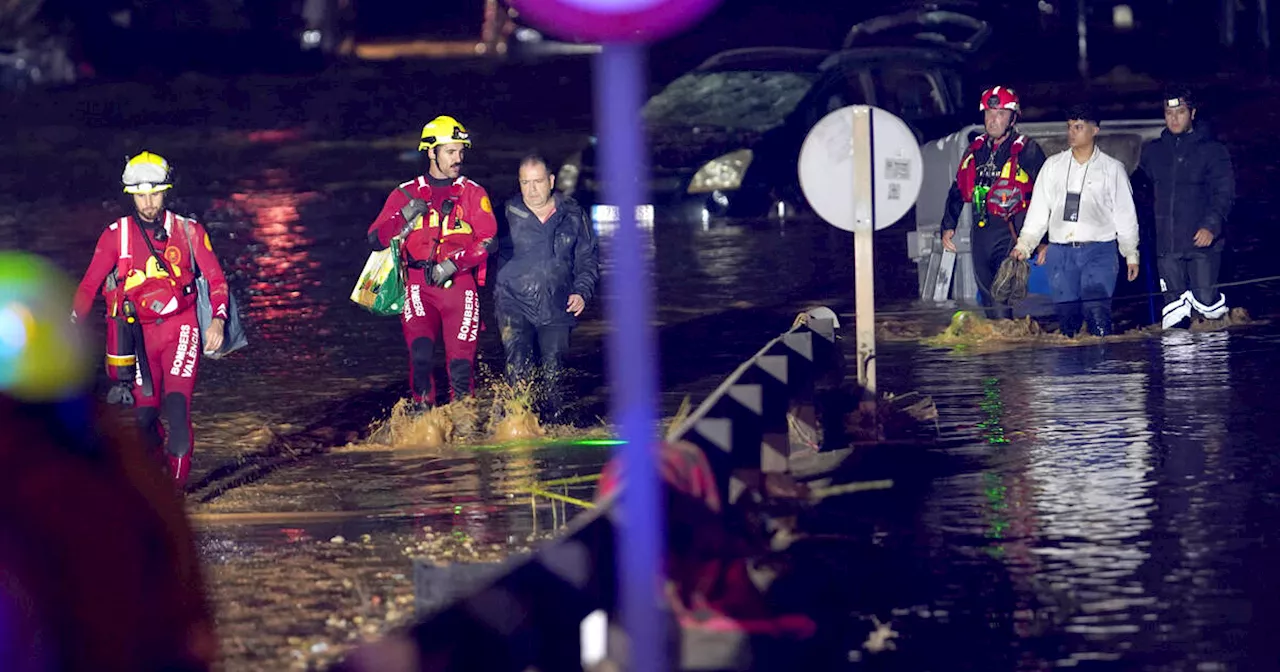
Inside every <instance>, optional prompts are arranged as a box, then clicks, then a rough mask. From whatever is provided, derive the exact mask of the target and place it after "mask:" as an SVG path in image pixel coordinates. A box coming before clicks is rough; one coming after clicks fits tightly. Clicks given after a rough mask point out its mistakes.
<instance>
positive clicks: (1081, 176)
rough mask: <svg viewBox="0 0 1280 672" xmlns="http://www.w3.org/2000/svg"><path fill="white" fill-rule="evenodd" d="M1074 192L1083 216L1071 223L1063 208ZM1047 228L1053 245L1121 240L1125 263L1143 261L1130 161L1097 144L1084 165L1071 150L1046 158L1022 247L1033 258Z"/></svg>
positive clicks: (1019, 245) (1019, 238) (1037, 178)
mask: <svg viewBox="0 0 1280 672" xmlns="http://www.w3.org/2000/svg"><path fill="white" fill-rule="evenodd" d="M1068 190H1069V191H1070V192H1071V193H1078V194H1080V214H1079V218H1078V220H1077V221H1074V222H1069V221H1066V217H1065V213H1064V212H1063V210H1064V208H1065V207H1066V202H1067V192H1068ZM1045 231H1048V232H1049V242H1050V243H1058V244H1064V243H1105V242H1107V241H1111V240H1114V241H1117V243H1118V244H1119V247H1120V255H1121V256H1123V257H1124V259H1125V261H1126V262H1127V263H1130V264H1136V263H1138V213H1137V211H1136V210H1135V209H1134V207H1133V187H1132V186H1131V185H1130V184H1129V172H1128V171H1127V170H1125V167H1124V164H1123V163H1121V162H1120V161H1118V160H1116V159H1115V158H1113V157H1111V156H1109V155H1108V154H1107V153H1106V152H1104V151H1102V150H1100V149H1098V148H1097V147H1096V146H1095V147H1094V148H1093V156H1090V157H1089V160H1088V161H1086V162H1084V163H1080V162H1079V161H1076V160H1075V157H1073V156H1071V150H1070V149H1068V150H1066V151H1063V152H1059V153H1057V154H1054V155H1053V156H1051V157H1049V158H1048V159H1047V160H1045V162H1044V166H1043V167H1041V168H1040V174H1039V175H1037V176H1036V184H1035V187H1034V189H1033V190H1032V192H1031V205H1030V206H1028V208H1027V217H1026V219H1025V220H1024V221H1023V224H1022V235H1020V236H1018V249H1019V250H1021V251H1022V252H1023V254H1025V255H1027V257H1028V258H1029V257H1031V254H1032V252H1033V251H1034V250H1035V247H1036V245H1039V244H1040V239H1041V238H1043V237H1044V234H1045Z"/></svg>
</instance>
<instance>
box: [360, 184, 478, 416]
mask: <svg viewBox="0 0 1280 672" xmlns="http://www.w3.org/2000/svg"><path fill="white" fill-rule="evenodd" d="M402 190H403V191H402ZM405 191H407V192H408V194H409V196H405V194H404V192H405ZM409 197H413V198H420V199H422V200H423V201H426V202H427V204H428V206H429V207H428V210H427V212H426V214H424V215H421V216H418V217H416V218H414V221H413V222H409V223H406V222H405V220H404V216H403V215H402V214H401V209H402V208H403V207H404V206H405V205H407V204H408V203H409ZM406 224H408V225H409V226H410V227H411V230H410V232H409V234H408V236H406V237H405V239H404V245H403V246H402V247H401V253H402V254H403V255H404V256H403V258H402V260H401V261H402V263H405V264H406V265H407V268H408V273H407V275H406V282H405V302H404V313H403V314H402V316H401V326H402V327H403V330H404V340H405V345H406V346H407V347H408V348H409V383H410V387H411V388H412V390H413V398H414V400H415V401H417V402H419V403H425V404H427V405H432V404H434V403H435V400H436V394H435V382H434V380H433V378H432V371H433V369H434V366H433V358H434V356H435V349H436V343H438V342H440V341H441V340H443V341H444V351H445V358H446V359H447V360H448V371H449V388H450V390H449V392H450V394H449V399H450V401H456V400H458V399H462V398H463V397H467V396H472V395H473V394H474V392H475V373H474V372H475V360H476V345H477V344H476V338H477V337H478V336H479V332H480V296H479V293H478V291H477V288H478V287H482V286H484V283H485V272H486V261H487V259H488V257H489V248H490V246H491V245H492V243H493V240H494V237H495V236H496V235H497V233H498V222H497V219H496V218H495V217H494V214H493V204H492V203H491V202H490V201H489V194H488V192H486V191H485V190H484V187H481V186H480V185H478V184H476V183H475V182H472V181H471V180H469V179H467V178H466V177H459V178H457V179H456V180H438V179H435V178H429V177H426V176H419V177H418V178H416V179H414V180H411V181H409V182H406V183H404V184H402V185H400V187H399V188H397V189H395V190H394V191H392V192H391V194H390V195H389V196H388V197H387V201H386V203H385V204H384V205H383V206H382V212H380V213H378V218H377V219H375V220H374V221H373V224H371V225H370V226H369V230H368V234H369V239H370V242H371V243H372V244H374V246H375V247H376V248H377V249H383V248H386V247H387V246H388V245H390V244H391V239H392V238H393V237H395V236H397V235H399V234H400V232H401V231H403V230H404V229H405V227H406ZM446 260H448V261H452V262H453V263H454V264H455V265H456V266H457V270H456V271H455V272H454V274H453V276H452V284H450V285H447V286H445V287H437V286H434V285H432V283H431V278H430V275H429V274H430V271H431V267H432V266H433V265H435V264H439V263H442V262H445V261H446Z"/></svg>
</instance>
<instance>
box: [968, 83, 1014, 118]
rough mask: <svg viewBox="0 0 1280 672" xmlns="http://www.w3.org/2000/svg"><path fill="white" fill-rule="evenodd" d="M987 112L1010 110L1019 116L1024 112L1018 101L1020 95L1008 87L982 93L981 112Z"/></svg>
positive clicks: (996, 87)
mask: <svg viewBox="0 0 1280 672" xmlns="http://www.w3.org/2000/svg"><path fill="white" fill-rule="evenodd" d="M987 110H1009V111H1010V112H1013V113H1014V114H1017V113H1018V112H1020V111H1021V110H1022V108H1021V105H1020V104H1019V101H1018V94H1016V93H1014V91H1013V89H1011V88H1009V87H1007V86H993V87H991V88H989V89H987V90H986V91H983V92H982V103H981V104H980V105H979V106H978V111H979V112H985V111H987Z"/></svg>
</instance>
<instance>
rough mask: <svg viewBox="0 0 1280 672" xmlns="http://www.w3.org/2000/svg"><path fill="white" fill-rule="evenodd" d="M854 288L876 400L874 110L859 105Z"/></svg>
mask: <svg viewBox="0 0 1280 672" xmlns="http://www.w3.org/2000/svg"><path fill="white" fill-rule="evenodd" d="M850 149H851V150H852V152H853V160H854V162H855V164H854V170H853V185H852V187H853V208H854V221H853V274H854V275H853V277H854V281H853V285H854V310H855V311H857V312H856V313H855V315H854V318H855V324H854V328H855V329H856V330H857V344H858V385H859V386H861V387H862V390H863V397H864V401H867V402H870V403H871V404H873V405H874V404H875V400H876V301H875V299H876V285H875V282H876V276H875V263H874V260H875V255H874V254H873V243H874V240H875V238H874V235H873V234H874V233H875V200H874V199H873V198H872V195H871V194H872V191H871V185H872V184H873V183H874V181H875V164H874V162H873V161H872V160H871V108H870V107H867V106H865V105H860V106H858V107H856V108H854V110H853V134H852V143H851V147H850Z"/></svg>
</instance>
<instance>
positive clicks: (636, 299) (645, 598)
mask: <svg viewBox="0 0 1280 672" xmlns="http://www.w3.org/2000/svg"><path fill="white" fill-rule="evenodd" d="M644 49H645V47H644V46H643V45H639V44H608V45H605V47H604V49H603V50H602V52H601V53H600V55H599V56H597V57H596V60H595V68H594V76H595V89H596V95H595V99H596V120H597V122H596V123H597V135H598V136H599V138H600V152H601V154H600V157H601V158H600V166H601V169H602V170H601V172H602V175H601V181H602V182H603V183H604V197H605V201H606V202H607V203H610V204H614V205H616V206H617V207H618V217H619V221H618V231H617V233H615V234H614V236H613V246H612V255H613V267H614V273H613V283H612V285H613V287H612V291H610V292H609V293H608V294H607V296H606V302H605V312H606V315H607V316H608V319H609V323H610V326H611V327H612V329H610V332H609V342H608V350H609V386H610V388H611V392H612V394H611V397H612V415H613V421H614V423H615V424H616V425H618V426H619V428H620V430H621V438H622V440H623V441H625V442H626V443H624V444H623V445H622V447H621V448H620V450H621V454H622V474H623V478H624V482H625V487H623V488H622V494H621V502H620V505H621V509H622V510H621V514H622V524H621V525H620V526H619V527H618V533H617V534H618V558H619V561H618V565H619V566H618V581H619V584H620V585H619V586H618V588H619V593H620V595H621V603H622V625H623V627H625V628H626V631H627V635H628V640H629V641H628V643H627V651H628V652H629V654H630V656H629V657H630V659H631V660H630V661H628V663H629V664H628V665H627V668H626V669H628V670H631V671H632V672H656V671H657V670H664V669H665V668H666V664H665V663H666V652H667V646H666V643H665V642H666V637H665V633H664V632H663V630H664V628H663V622H662V620H661V617H660V613H659V610H658V598H659V595H661V592H660V591H661V583H660V575H661V571H662V564H661V563H662V557H663V549H662V545H663V535H662V521H663V520H664V517H663V516H664V512H663V511H662V500H661V499H660V498H659V493H660V489H659V483H658V470H657V463H656V457H657V452H658V451H657V450H656V446H655V444H656V442H657V435H656V425H657V413H656V410H655V408H654V405H655V403H656V401H657V399H658V353H657V350H656V348H655V347H654V338H653V328H652V326H651V322H650V316H651V315H652V312H653V311H652V298H651V294H652V289H651V282H650V275H649V265H648V263H647V260H646V258H645V245H644V240H643V239H642V237H641V235H640V230H639V228H638V227H637V226H636V206H637V205H639V204H640V203H641V199H642V198H644V196H645V193H646V192H647V186H648V183H649V177H648V174H649V170H648V169H649V167H648V165H646V163H645V151H644V135H643V132H644V131H643V126H642V124H641V120H640V105H641V96H642V92H643V91H644V89H645V78H644V67H645V54H644Z"/></svg>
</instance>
